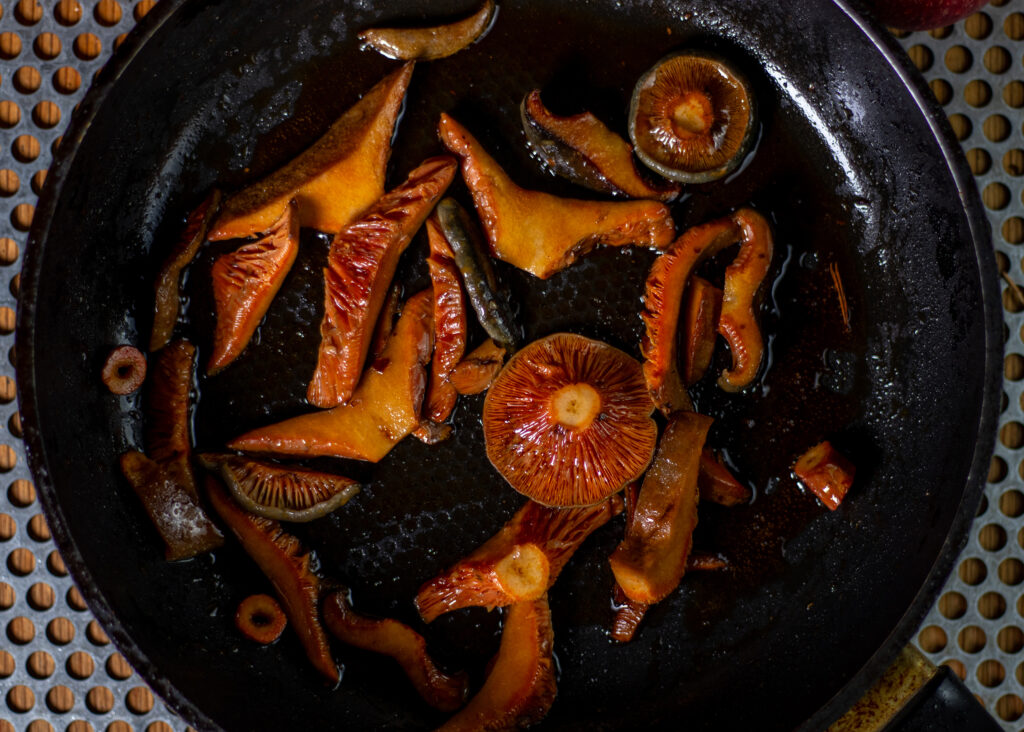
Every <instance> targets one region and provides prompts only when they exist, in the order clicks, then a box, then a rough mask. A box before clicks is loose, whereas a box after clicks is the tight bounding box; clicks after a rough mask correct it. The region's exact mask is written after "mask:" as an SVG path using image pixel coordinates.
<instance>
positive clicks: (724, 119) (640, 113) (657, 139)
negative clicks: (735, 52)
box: [629, 51, 756, 183]
mask: <svg viewBox="0 0 1024 732" xmlns="http://www.w3.org/2000/svg"><path fill="white" fill-rule="evenodd" d="M754 106H755V104H754V95H753V91H752V89H751V87H750V84H749V83H748V82H747V80H746V79H745V78H744V76H743V74H741V73H740V72H739V71H738V70H737V69H735V68H734V67H733V66H732V65H730V64H728V63H726V61H725V60H723V59H721V58H719V57H718V56H714V55H712V54H709V53H706V52H700V51H686V52H683V53H678V54H675V55H673V56H669V57H668V58H666V59H664V60H662V61H660V62H658V63H657V64H656V65H655V66H654V67H653V68H652V69H650V70H649V71H648V72H647V73H646V74H644V75H643V76H642V77H640V80H639V81H638V82H637V84H636V87H635V88H634V91H633V99H632V102H631V104H630V110H629V136H630V138H632V140H633V144H634V145H635V146H636V154H637V156H638V157H639V158H640V160H641V161H642V162H643V163H644V165H646V166H648V167H649V168H651V169H652V170H655V171H657V172H658V173H660V174H661V175H663V176H665V177H666V178H668V179H670V180H677V181H681V182H683V183H706V182H708V181H712V180H717V179H718V178H722V177H724V176H725V175H728V174H729V173H731V172H732V171H734V170H736V169H737V168H738V167H739V165H740V163H741V162H743V159H744V158H745V157H746V155H747V153H749V152H750V150H751V149H752V148H753V144H754V138H755V134H754V133H755V130H756V125H755V121H754V120H755V115H754Z"/></svg>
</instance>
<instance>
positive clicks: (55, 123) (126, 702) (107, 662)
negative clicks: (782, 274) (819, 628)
mask: <svg viewBox="0 0 1024 732" xmlns="http://www.w3.org/2000/svg"><path fill="white" fill-rule="evenodd" d="M154 2H155V0H137V1H135V0H99V1H98V2H97V1H96V0H59V1H57V2H53V1H51V2H46V3H45V4H44V3H40V2H39V0H18V2H6V1H4V0H0V352H6V353H7V354H8V356H9V357H10V356H12V355H13V348H14V345H13V330H14V320H15V310H14V308H15V306H16V298H17V292H18V274H17V273H18V268H19V265H20V262H21V249H22V247H23V246H24V244H25V239H26V235H27V231H28V229H29V226H30V224H31V221H32V216H33V214H34V211H35V208H34V206H35V202H36V197H37V196H38V194H39V191H40V189H41V187H42V185H43V181H44V180H45V179H46V169H47V166H48V165H49V163H50V160H51V155H52V151H53V150H54V149H55V147H56V145H57V144H58V142H59V140H60V134H61V131H62V130H63V128H64V126H65V125H66V123H67V121H68V118H69V117H70V113H71V110H72V108H73V106H74V104H76V103H77V102H78V101H79V99H80V98H81V97H82V95H83V94H84V93H85V90H86V88H87V87H88V85H89V82H90V81H91V79H92V78H93V76H94V75H95V73H96V72H97V71H98V70H99V68H100V66H102V64H103V63H104V61H105V60H106V59H107V58H108V57H109V54H110V53H111V52H112V51H113V49H114V48H116V47H117V45H118V44H119V43H120V41H121V40H122V38H123V37H124V34H125V33H126V32H127V31H128V30H130V28H131V27H132V26H133V25H134V24H135V22H136V21H137V20H139V19H140V18H142V16H144V15H145V14H146V13H147V12H148V11H149V10H150V9H151V8H152V6H153V5H154ZM899 38H900V42H901V43H902V44H903V46H904V48H906V49H907V51H908V53H909V54H910V56H911V58H912V59H913V60H914V63H915V64H916V65H917V66H918V68H919V69H921V71H922V72H923V73H924V75H925V77H926V78H927V79H928V81H929V84H930V86H931V89H932V92H933V93H934V94H935V96H936V98H937V99H938V100H939V101H940V103H941V104H942V105H943V107H944V109H945V110H946V112H947V114H948V115H949V118H950V121H951V123H952V125H953V128H954V130H955V131H956V134H957V136H958V138H959V139H960V141H961V144H962V145H963V147H964V150H965V151H966V153H967V158H968V161H969V162H970V165H971V169H972V171H973V172H974V174H975V176H976V179H977V183H978V186H979V188H980V189H981V191H982V198H983V200H984V203H985V206H986V208H987V210H988V216H989V221H990V222H991V224H992V232H993V240H994V243H995V248H996V251H997V257H998V261H999V267H1000V270H1001V272H1002V273H1003V277H1004V280H1005V286H1004V292H1003V306H1004V314H1005V323H1006V329H1005V331H1004V334H1005V339H1006V352H1007V355H1006V361H1005V380H1004V393H1003V409H1002V415H1001V417H1000V432H999V440H998V444H997V446H996V455H995V457H994V459H993V461H992V468H991V471H990V474H989V478H988V480H989V482H988V486H987V490H986V499H985V501H984V504H983V505H982V507H981V511H980V512H979V514H978V517H977V519H976V521H975V523H974V526H973V527H972V529H971V537H970V542H969V544H968V546H967V548H966V549H965V551H964V553H963V556H962V557H961V558H960V561H959V563H958V567H957V570H956V571H955V572H954V573H953V575H952V576H951V577H950V579H949V581H948V583H947V585H946V588H945V590H944V592H943V594H942V595H941V597H940V599H939V601H938V602H937V604H936V606H935V607H934V608H933V609H932V610H931V612H930V614H929V615H928V617H927V618H926V620H925V622H924V623H923V624H922V628H921V631H920V633H919V634H918V636H917V642H918V645H919V646H920V647H921V649H922V650H923V651H924V652H925V654H926V655H927V656H928V657H929V658H930V659H931V660H932V661H933V662H935V663H937V664H938V663H945V664H948V665H950V666H951V667H952V668H953V669H954V670H955V671H956V672H957V674H959V675H960V677H961V678H963V679H964V680H965V681H966V683H967V685H968V687H969V688H971V690H972V691H974V692H975V693H976V695H977V696H978V698H979V699H980V700H981V701H982V702H983V703H984V704H985V705H986V707H987V708H988V709H989V710H990V711H992V712H993V713H994V714H995V715H996V716H997V718H998V719H1000V720H1001V721H1002V723H1003V726H1004V727H1005V728H1006V729H1007V730H1015V731H1017V730H1019V731H1020V732H1024V719H1022V717H1024V561H1022V559H1024V462H1022V458H1024V291H1021V289H1020V288H1018V286H1017V284H1015V283H1022V284H1024V264H1022V255H1024V248H1022V246H1021V245H1022V244H1024V198H1022V194H1024V0H994V1H993V2H992V3H991V4H990V5H989V6H987V7H986V8H985V9H984V11H983V12H979V13H976V14H975V15H973V16H971V17H970V18H968V19H966V20H965V21H963V22H961V23H958V24H957V25H955V26H951V27H949V28H943V29H941V30H938V31H932V32H930V33H911V34H900V35H899ZM11 360H12V359H10V358H9V359H8V361H7V362H0V425H5V426H6V431H5V430H4V429H3V428H2V427H0V472H2V473H3V474H4V475H3V477H2V479H0V486H3V485H4V484H6V488H5V489H4V490H2V492H0V559H2V560H3V564H2V565H0V628H2V630H3V636H0V696H2V701H0V732H13V731H14V730H18V731H21V730H28V731H29V732H46V731H50V730H67V731H68V732H88V731H89V730H108V731H109V732H129V731H130V730H145V731H146V732H173V730H187V729H188V727H187V726H186V725H185V724H184V723H182V722H181V721H180V720H178V719H176V718H175V717H174V715H173V714H172V713H171V712H170V711H169V710H168V709H167V708H166V707H165V706H164V705H163V704H162V703H161V702H160V701H159V700H156V699H155V698H154V696H153V694H152V693H151V692H150V691H149V689H148V688H147V687H146V686H145V684H144V683H143V682H142V680H141V679H140V678H139V677H138V676H137V675H135V674H134V672H133V671H132V669H131V667H130V666H129V665H128V663H127V662H126V661H125V660H124V658H123V657H122V656H121V655H120V654H119V653H117V652H116V650H115V649H114V648H113V647H112V646H111V645H110V642H109V640H108V638H107V637H106V635H105V634H104V632H103V630H102V628H100V626H99V625H98V624H97V623H96V621H94V620H93V619H92V617H91V615H90V614H89V612H88V610H87V608H86V606H85V604H84V602H83V601H82V597H81V595H80V594H79V593H78V590H77V589H75V587H74V585H73V584H72V582H71V580H70V578H69V577H68V574H67V570H66V569H65V568H64V564H63V562H62V561H61V558H60V555H59V554H58V553H57V552H56V551H55V550H54V547H53V544H52V543H51V541H50V534H49V531H48V529H47V527H46V521H45V519H44V518H43V516H42V514H41V513H40V507H39V505H38V503H37V502H36V498H35V489H34V487H33V485H32V482H31V476H30V475H29V474H28V470H27V468H26V466H25V459H24V451H23V449H22V446H21V442H20V440H19V439H18V438H19V437H20V436H21V429H20V423H19V419H18V414H17V406H16V404H15V403H14V399H15V385H14V380H13V378H12V376H13V373H14V369H13V366H11V364H10V361H11Z"/></svg>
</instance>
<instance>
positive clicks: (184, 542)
mask: <svg viewBox="0 0 1024 732" xmlns="http://www.w3.org/2000/svg"><path fill="white" fill-rule="evenodd" d="M120 463H121V472H122V473H123V474H124V477H125V478H126V479H127V480H128V483H129V484H130V485H131V487H132V490H134V491H135V495H137V496H138V497H139V500H140V501H142V506H143V508H145V509H146V514H147V515H148V516H149V520H150V521H151V522H152V524H153V526H154V528H156V530H157V533H159V534H160V538H161V539H163V542H164V558H165V559H167V561H169V562H174V561H178V560H181V559H191V558H192V557H195V556H198V555H200V554H204V553H206V552H208V551H211V550H213V549H216V548H217V547H219V546H220V545H221V544H223V543H224V537H223V536H222V535H221V533H220V531H218V530H217V527H216V526H214V525H213V522H211V521H210V519H209V517H208V516H207V515H206V513H205V512H204V511H203V509H202V507H201V506H200V505H199V500H198V497H197V496H196V495H195V485H194V483H192V481H193V480H194V478H193V477H192V475H191V470H189V472H188V474H183V473H182V471H183V470H184V469H185V468H184V467H183V466H184V465H185V461H170V462H167V463H159V462H157V461H155V460H151V459H150V458H148V457H146V456H145V455H144V454H143V453H141V452H135V451H131V452H126V453H125V454H123V455H122V456H121V460H120Z"/></svg>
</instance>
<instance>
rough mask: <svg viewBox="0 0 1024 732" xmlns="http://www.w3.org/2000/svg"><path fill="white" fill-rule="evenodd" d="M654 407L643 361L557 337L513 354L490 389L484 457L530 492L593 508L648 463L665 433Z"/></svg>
mask: <svg viewBox="0 0 1024 732" xmlns="http://www.w3.org/2000/svg"><path fill="white" fill-rule="evenodd" d="M653 411H654V405H653V404H652V403H651V399H650V396H649V395H648V394H647V389H646V386H645V384H644V380H643V373H642V372H641V370H640V364H639V363H637V362H636V360H634V359H633V358H632V357H630V356H629V355H628V354H626V353H624V352H622V351H620V350H619V349H617V348H614V347H612V346H609V345H608V344H607V343H602V342H601V341H595V340H592V339H590V338H584V337H583V336H579V335H574V334H572V333H556V334H554V335H550V336H548V337H547V338H542V339H540V340H538V341H534V342H533V343H531V344H530V345H528V346H526V347H524V348H523V349H522V350H521V351H519V352H518V353H516V354H515V355H514V356H513V357H512V358H511V359H509V362H508V363H507V364H506V365H505V368H504V369H502V371H501V373H500V374H498V378H497V379H495V380H494V383H493V384H492V385H491V388H490V389H489V390H488V391H487V397H486V398H485V399H484V409H483V428H484V442H485V445H486V448H487V457H488V458H489V459H490V461H491V464H492V465H494V467H495V468H496V469H497V470H498V472H499V473H501V474H502V476H504V478H505V480H507V481H508V482H509V484H510V485H511V486H512V487H513V488H515V489H516V490H517V491H519V492H520V493H522V494H523V495H525V496H526V497H527V498H532V499H533V500H535V501H537V502H538V503H543V504H545V505H549V506H588V505H590V504H593V503H597V502H598V501H602V500H604V499H605V498H607V497H608V496H610V495H612V494H613V493H615V492H617V491H619V490H620V489H621V488H622V487H623V486H624V485H626V484H627V483H629V482H630V481H631V480H635V479H636V478H637V477H639V476H640V474H641V473H643V472H644V470H645V469H646V468H647V465H648V463H650V461H651V456H652V455H653V454H654V447H655V443H656V442H657V437H658V430H657V426H656V425H655V423H654V420H653V419H652V418H651V412H653Z"/></svg>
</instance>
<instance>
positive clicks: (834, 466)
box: [793, 440, 857, 511]
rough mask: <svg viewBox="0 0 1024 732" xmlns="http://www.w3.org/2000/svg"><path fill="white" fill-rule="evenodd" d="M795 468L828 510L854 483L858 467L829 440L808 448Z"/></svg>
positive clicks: (839, 501) (833, 509)
mask: <svg viewBox="0 0 1024 732" xmlns="http://www.w3.org/2000/svg"><path fill="white" fill-rule="evenodd" d="M793 472H794V473H796V477H797V478H799V479H800V482H801V483H803V484H804V485H805V486H807V489H808V490H810V491H811V492H812V493H813V494H814V495H816V496H817V497H818V499H819V500H820V501H821V502H822V504H823V505H824V506H825V508H827V509H828V510H829V511H835V510H836V509H837V508H839V504H841V503H842V502H843V499H844V498H845V497H846V493H847V492H848V491H849V490H850V486H851V485H853V477H854V475H855V474H856V472H857V470H856V467H855V466H854V464H853V463H852V462H850V461H849V460H847V459H846V457H845V456H844V455H843V454H842V453H841V452H839V451H838V450H836V449H835V448H834V447H833V446H832V443H831V442H829V441H828V440H825V441H824V442H819V443H818V444H817V445H815V446H814V447H812V448H810V449H809V450H807V452H805V453H804V454H803V455H801V456H800V458H799V459H798V460H797V461H796V463H795V464H794V465H793Z"/></svg>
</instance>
